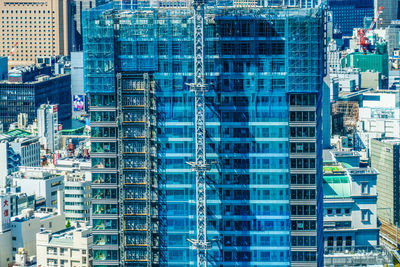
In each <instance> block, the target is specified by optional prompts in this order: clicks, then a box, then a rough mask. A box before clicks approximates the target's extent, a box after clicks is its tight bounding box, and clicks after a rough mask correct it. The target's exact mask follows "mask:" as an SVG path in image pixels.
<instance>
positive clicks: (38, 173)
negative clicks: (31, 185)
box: [11, 166, 62, 180]
mask: <svg viewBox="0 0 400 267" xmlns="http://www.w3.org/2000/svg"><path fill="white" fill-rule="evenodd" d="M55 177H62V175H60V174H58V173H56V172H55V171H52V170H50V169H43V168H41V167H27V166H20V167H19V171H18V172H14V173H13V174H11V178H12V179H40V180H47V179H51V178H55Z"/></svg>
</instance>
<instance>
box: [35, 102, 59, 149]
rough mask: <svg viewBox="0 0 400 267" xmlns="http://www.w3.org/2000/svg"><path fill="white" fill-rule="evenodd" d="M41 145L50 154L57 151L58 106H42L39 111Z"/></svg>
mask: <svg viewBox="0 0 400 267" xmlns="http://www.w3.org/2000/svg"><path fill="white" fill-rule="evenodd" d="M37 120H38V135H39V137H40V144H41V145H42V146H43V148H44V149H46V150H47V151H49V152H52V153H53V152H54V151H55V150H56V135H57V132H58V105H49V104H42V105H40V107H39V108H38V110H37Z"/></svg>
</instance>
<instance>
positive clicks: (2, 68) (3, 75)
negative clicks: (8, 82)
mask: <svg viewBox="0 0 400 267" xmlns="http://www.w3.org/2000/svg"><path fill="white" fill-rule="evenodd" d="M7 73H8V58H7V57H0V81H1V80H5V79H7Z"/></svg>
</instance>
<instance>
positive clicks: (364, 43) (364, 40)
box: [357, 6, 384, 54]
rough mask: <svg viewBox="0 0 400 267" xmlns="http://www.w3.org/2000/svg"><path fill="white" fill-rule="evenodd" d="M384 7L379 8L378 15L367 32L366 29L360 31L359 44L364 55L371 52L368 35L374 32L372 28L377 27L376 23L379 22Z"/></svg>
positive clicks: (358, 35) (358, 34) (358, 33)
mask: <svg viewBox="0 0 400 267" xmlns="http://www.w3.org/2000/svg"><path fill="white" fill-rule="evenodd" d="M383 8H384V7H383V6H381V7H379V9H378V14H377V16H376V17H375V18H374V19H373V20H372V22H371V25H370V26H369V28H368V29H367V31H365V29H358V32H357V37H358V38H357V39H358V44H359V45H360V46H361V49H362V50H363V53H364V54H365V53H366V52H367V51H368V50H369V45H370V44H371V42H370V41H369V40H368V37H367V34H368V33H369V32H370V31H371V30H372V28H373V27H374V26H375V24H376V22H377V21H378V19H379V17H380V15H381V14H382V13H383Z"/></svg>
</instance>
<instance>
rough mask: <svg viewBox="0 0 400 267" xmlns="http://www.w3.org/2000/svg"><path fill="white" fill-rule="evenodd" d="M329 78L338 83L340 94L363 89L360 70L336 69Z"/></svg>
mask: <svg viewBox="0 0 400 267" xmlns="http://www.w3.org/2000/svg"><path fill="white" fill-rule="evenodd" d="M329 77H330V78H331V79H336V80H337V81H338V83H339V91H340V92H354V91H356V90H359V89H360V88H361V72H360V69H352V68H344V69H336V70H334V71H332V72H331V73H330V74H329Z"/></svg>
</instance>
